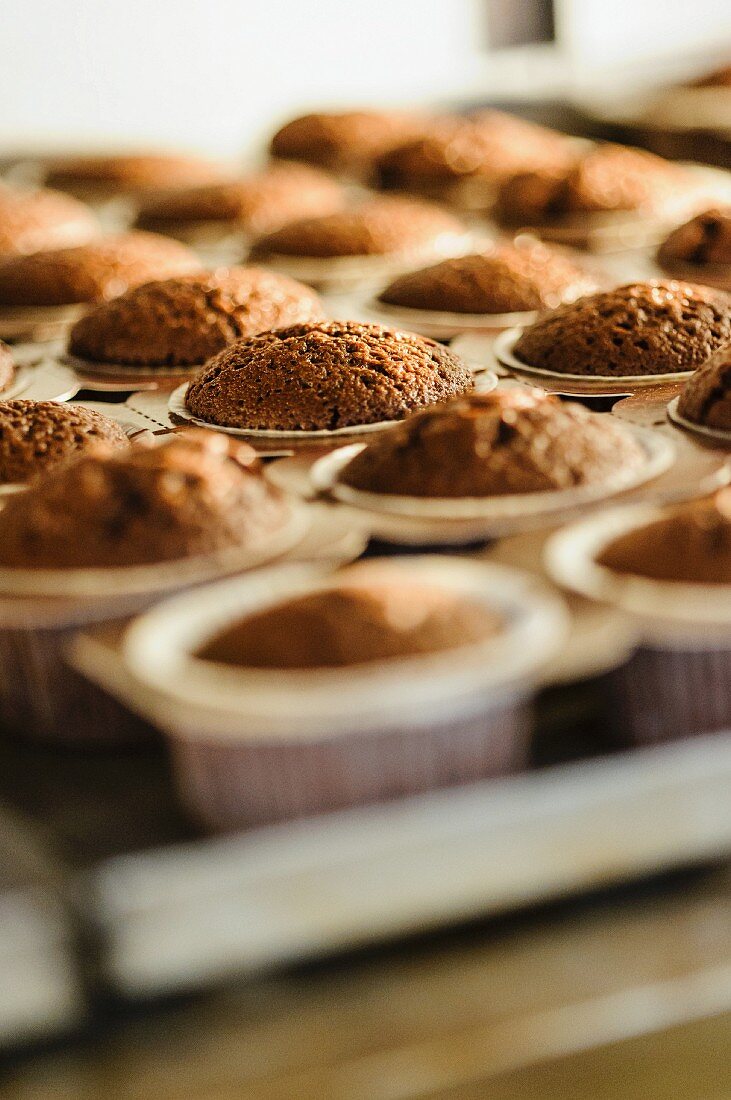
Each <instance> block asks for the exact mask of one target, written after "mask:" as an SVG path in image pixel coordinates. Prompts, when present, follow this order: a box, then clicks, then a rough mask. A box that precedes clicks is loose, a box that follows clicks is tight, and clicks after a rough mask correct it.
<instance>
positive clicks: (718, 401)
mask: <svg viewBox="0 0 731 1100" xmlns="http://www.w3.org/2000/svg"><path fill="white" fill-rule="evenodd" d="M678 412H679V413H680V415H681V416H684V417H685V418H686V420H692V421H693V423H694V424H702V425H705V426H706V427H708V428H718V429H720V430H721V431H726V432H731V347H725V348H722V349H721V350H720V351H717V352H716V354H715V355H712V356H711V358H710V359H709V360H708V362H707V363H704V365H703V366H702V367H699V368H698V370H697V371H695V372H694V373H693V374H691V376H690V378H689V379H688V381H687V382H686V383H685V386H684V387H683V391H682V393H681V394H680V399H679V401H678Z"/></svg>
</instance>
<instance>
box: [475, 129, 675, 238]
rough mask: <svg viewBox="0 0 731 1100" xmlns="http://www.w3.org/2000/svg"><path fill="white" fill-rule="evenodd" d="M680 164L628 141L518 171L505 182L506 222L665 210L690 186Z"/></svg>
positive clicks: (499, 211) (500, 201) (500, 211)
mask: <svg viewBox="0 0 731 1100" xmlns="http://www.w3.org/2000/svg"><path fill="white" fill-rule="evenodd" d="M687 184H688V179H687V175H686V173H685V172H684V171H683V169H681V168H680V167H679V166H678V165H675V164H671V163H670V162H669V161H666V160H663V159H662V158H661V157H656V156H655V155H654V154H652V153H647V152H645V151H644V150H642V149H631V148H629V147H627V146H623V145H612V144H604V145H597V146H594V147H593V148H592V149H590V150H589V152H587V153H585V154H584V155H583V156H581V157H580V158H578V159H575V160H574V162H573V163H566V164H564V165H558V166H553V167H543V168H540V169H537V170H532V171H526V172H518V173H516V174H515V175H513V176H512V177H511V178H509V179H507V180H506V181H505V182H504V183H503V185H502V186H501V188H500V191H499V194H498V198H497V205H496V211H495V212H496V215H497V217H498V218H499V220H500V221H502V222H503V223H505V224H507V225H542V224H544V223H550V222H551V221H552V220H557V219H562V218H566V217H570V216H572V215H576V214H599V213H605V214H606V213H612V212H615V213H616V212H619V211H625V212H627V211H635V212H639V213H645V214H651V213H658V212H662V211H663V210H664V209H665V208H666V206H667V204H668V202H669V201H670V200H671V199H674V198H676V197H677V195H678V193H679V192H681V191H682V189H683V187H684V186H687Z"/></svg>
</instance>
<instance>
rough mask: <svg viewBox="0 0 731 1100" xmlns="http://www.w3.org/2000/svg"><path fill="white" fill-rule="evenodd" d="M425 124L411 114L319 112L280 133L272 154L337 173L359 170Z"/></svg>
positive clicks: (389, 112) (306, 116)
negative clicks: (337, 171) (330, 169)
mask: <svg viewBox="0 0 731 1100" xmlns="http://www.w3.org/2000/svg"><path fill="white" fill-rule="evenodd" d="M421 124H422V120H420V119H419V118H418V116H416V115H413V114H409V113H407V112H398V111H344V112H340V113H323V112H317V113H315V114H309V115H303V116H302V117H300V118H294V119H292V120H291V121H290V122H287V123H286V124H285V125H284V126H282V127H281V129H279V130H277V132H276V134H275V135H274V137H273V138H272V140H271V145H270V152H271V154H272V156H275V157H284V158H285V159H290V160H302V161H306V162H307V163H309V164H317V165H322V166H323V167H326V168H332V169H335V170H340V171H348V170H351V169H355V170H357V169H358V168H360V167H362V166H363V165H364V164H367V163H368V162H369V161H370V160H372V158H373V157H375V156H377V155H378V154H379V153H382V152H383V151H384V150H385V149H390V148H391V147H392V146H393V145H395V144H397V143H398V142H401V141H404V140H405V139H406V138H407V137H408V136H409V135H410V134H412V133H414V132H415V131H416V130H417V129H418V128H419V127H420V125H421Z"/></svg>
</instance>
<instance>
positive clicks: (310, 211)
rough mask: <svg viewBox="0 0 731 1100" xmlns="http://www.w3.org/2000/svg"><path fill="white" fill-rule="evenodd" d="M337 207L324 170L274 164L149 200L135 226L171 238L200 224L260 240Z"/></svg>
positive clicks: (337, 196) (339, 197)
mask: <svg viewBox="0 0 731 1100" xmlns="http://www.w3.org/2000/svg"><path fill="white" fill-rule="evenodd" d="M342 204H343V193H342V190H341V188H340V187H339V186H338V184H337V183H335V181H334V180H333V179H331V178H330V177H329V176H327V175H325V173H324V172H318V171H317V170H316V169H314V168H308V167H306V166H305V165H302V164H275V165H272V166H271V167H269V168H267V169H266V170H265V171H263V172H258V173H256V174H253V175H250V176H246V177H244V178H243V179H239V180H231V181H230V182H225V183H212V184H208V185H207V186H204V187H193V188H186V189H185V190H179V191H176V192H173V193H172V194H167V195H161V196H158V197H153V198H150V199H148V200H147V201H146V202H144V203H143V205H142V207H141V209H140V212H139V214H138V216H137V225H138V226H139V227H140V228H142V229H152V230H154V231H156V232H159V233H169V234H171V235H172V236H177V235H178V234H179V233H183V234H184V233H185V231H186V229H188V230H190V227H191V226H196V225H198V226H200V225H201V224H205V225H219V226H221V227H223V228H224V229H228V230H236V229H241V230H243V231H245V232H246V233H247V234H250V235H252V236H260V235H261V234H262V233H271V232H272V231H273V230H275V229H279V227H280V226H282V225H285V224H286V223H287V222H289V221H293V220H294V219H295V218H304V217H310V216H316V215H320V214H330V213H332V211H334V210H338V209H339V208H340V207H341V206H342Z"/></svg>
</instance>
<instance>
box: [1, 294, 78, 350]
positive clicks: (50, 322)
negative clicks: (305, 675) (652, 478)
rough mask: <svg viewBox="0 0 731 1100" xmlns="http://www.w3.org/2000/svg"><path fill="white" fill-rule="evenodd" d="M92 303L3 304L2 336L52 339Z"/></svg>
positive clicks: (13, 338)
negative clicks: (57, 304) (56, 304)
mask: <svg viewBox="0 0 731 1100" xmlns="http://www.w3.org/2000/svg"><path fill="white" fill-rule="evenodd" d="M88 309H89V306H88V304H85V303H81V304H76V305H65V306H1V305H0V340H9V341H11V342H12V341H14V340H29V341H36V340H43V339H48V340H52V339H55V338H57V337H58V336H61V335H63V333H64V332H65V330H66V329H67V328H68V327H69V326H70V325H72V324H74V322H76V321H78V320H79V318H80V317H83V315H84V314H85V313H86V312H87V311H88Z"/></svg>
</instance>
